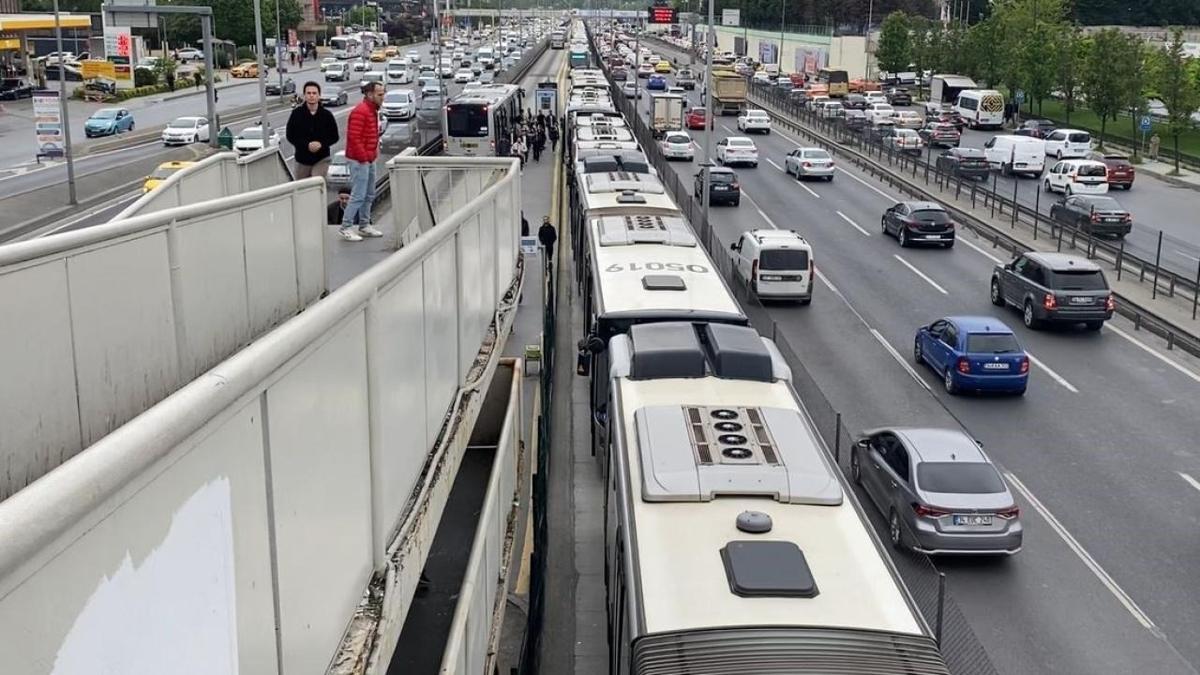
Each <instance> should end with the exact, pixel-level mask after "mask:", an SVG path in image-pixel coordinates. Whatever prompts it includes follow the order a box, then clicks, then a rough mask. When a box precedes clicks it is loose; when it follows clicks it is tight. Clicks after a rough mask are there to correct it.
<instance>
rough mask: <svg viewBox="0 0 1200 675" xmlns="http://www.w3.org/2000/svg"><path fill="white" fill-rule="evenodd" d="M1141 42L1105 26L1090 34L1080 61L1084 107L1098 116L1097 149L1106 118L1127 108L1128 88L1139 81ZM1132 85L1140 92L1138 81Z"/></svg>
mask: <svg viewBox="0 0 1200 675" xmlns="http://www.w3.org/2000/svg"><path fill="white" fill-rule="evenodd" d="M1141 61H1142V54H1141V41H1140V40H1139V39H1138V38H1133V39H1132V40H1131V39H1130V38H1129V37H1128V36H1126V35H1125V34H1123V33H1122V32H1121V31H1120V30H1118V29H1116V28H1106V29H1104V30H1102V31H1100V32H1099V33H1096V34H1095V35H1093V36H1092V39H1091V42H1090V44H1089V45H1088V48H1087V51H1086V56H1085V59H1084V62H1083V78H1082V85H1083V86H1082V90H1083V93H1084V95H1085V96H1086V97H1087V102H1088V107H1089V108H1091V109H1092V112H1094V113H1096V116H1097V117H1099V118H1100V139H1099V141H1100V149H1101V150H1103V149H1104V134H1105V132H1106V131H1107V128H1108V121H1109V120H1115V119H1116V117H1117V114H1119V113H1121V112H1123V111H1125V110H1127V109H1128V108H1129V104H1130V101H1131V100H1134V98H1133V96H1132V94H1130V93H1129V91H1128V88H1129V87H1130V86H1131V85H1132V84H1133V82H1132V80H1133V79H1135V78H1137V79H1139V80H1140V75H1139V73H1140V72H1141V70H1142V63H1141ZM1136 86H1137V88H1138V92H1139V95H1140V92H1141V82H1140V81H1139V82H1137V83H1136Z"/></svg>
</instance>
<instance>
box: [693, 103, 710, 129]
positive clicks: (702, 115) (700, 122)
mask: <svg viewBox="0 0 1200 675" xmlns="http://www.w3.org/2000/svg"><path fill="white" fill-rule="evenodd" d="M707 117H708V114H707V112H706V111H705V110H704V108H692V109H691V110H689V111H688V112H687V120H686V124H687V128H689V129H703V128H704V120H705V119H706V118H707ZM708 126H709V128H710V129H711V128H712V126H713V123H712V120H709V121H708Z"/></svg>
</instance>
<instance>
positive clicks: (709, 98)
mask: <svg viewBox="0 0 1200 675" xmlns="http://www.w3.org/2000/svg"><path fill="white" fill-rule="evenodd" d="M714 42H716V30H715V29H714V28H713V0H708V25H707V26H705V30H704V105H705V108H704V168H703V171H702V173H703V174H704V180H703V181H702V182H703V184H704V185H703V188H704V189H703V190H701V192H700V207H701V208H702V209H703V210H704V227H705V229H706V230H707V231H708V233H709V234H711V233H712V227H711V225H710V224H709V220H708V211H709V208H708V207H709V205H710V204H709V202H710V201H712V200H711V199H709V192H710V191H711V190H712V177H711V175H710V171H711V169H712V165H713V156H712V137H713V134H712V132H713V126H714V125H715V124H716V120H715V117H714V115H715V113H714V108H713V104H712V102H713V88H712V86H713V76H712V54H713V49H714V45H713V43H714Z"/></svg>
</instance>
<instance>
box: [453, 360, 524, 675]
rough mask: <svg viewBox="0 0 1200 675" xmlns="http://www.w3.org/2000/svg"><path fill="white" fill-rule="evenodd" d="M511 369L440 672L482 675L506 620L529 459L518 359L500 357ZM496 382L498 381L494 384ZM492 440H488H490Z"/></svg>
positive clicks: (488, 668)
mask: <svg viewBox="0 0 1200 675" xmlns="http://www.w3.org/2000/svg"><path fill="white" fill-rule="evenodd" d="M501 368H505V369H507V370H508V371H509V377H511V378H512V379H511V383H510V385H509V404H508V409H507V411H506V413H505V416H504V423H503V426H502V427H501V429H500V436H499V438H498V439H497V442H496V443H495V445H496V454H495V456H494V459H493V461H492V470H491V476H490V477H489V479H488V485H487V490H486V491H485V493H484V497H483V506H482V508H481V509H480V511H479V522H478V524H477V526H476V528H475V537H474V538H473V540H472V543H471V557H470V559H469V560H468V561H467V569H466V570H465V572H464V573H463V584H462V588H461V589H460V590H459V592H458V603H457V604H456V606H455V608H454V619H453V620H452V621H451V624H450V631H449V634H448V635H447V638H446V648H445V650H443V652H442V665H441V670H440V672H441V673H444V674H447V675H468V674H470V675H485V674H486V673H492V672H494V671H495V668H496V655H497V644H498V643H499V640H500V631H499V630H498V629H499V628H500V627H501V626H503V624H504V610H505V607H507V605H508V578H509V573H510V572H511V570H512V555H513V551H514V550H515V546H514V544H515V542H514V541H513V533H514V531H515V527H516V524H517V523H516V522H515V517H516V515H517V514H518V513H519V512H520V509H518V508H517V505H519V504H525V503H528V492H529V485H528V482H527V481H526V480H525V476H526V475H527V474H528V467H529V463H528V458H527V457H526V453H525V445H524V443H522V441H521V423H522V411H523V410H524V405H523V403H522V401H521V383H522V380H523V379H524V373H523V372H522V370H523V363H522V362H521V360H520V359H503V360H501ZM499 384H500V381H499V380H497V382H496V384H495V385H493V386H497V385H499ZM489 444H490V443H489Z"/></svg>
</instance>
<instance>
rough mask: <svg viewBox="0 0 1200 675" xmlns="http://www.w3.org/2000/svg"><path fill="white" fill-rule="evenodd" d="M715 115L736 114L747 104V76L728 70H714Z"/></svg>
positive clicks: (713, 103) (713, 102) (713, 106)
mask: <svg viewBox="0 0 1200 675" xmlns="http://www.w3.org/2000/svg"><path fill="white" fill-rule="evenodd" d="M712 88H713V90H712V103H711V107H712V110H713V115H736V114H738V113H739V112H741V111H742V108H743V107H745V105H746V78H744V77H741V76H740V75H737V74H736V73H733V72H730V71H727V70H715V69H714V70H713V74H712Z"/></svg>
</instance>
